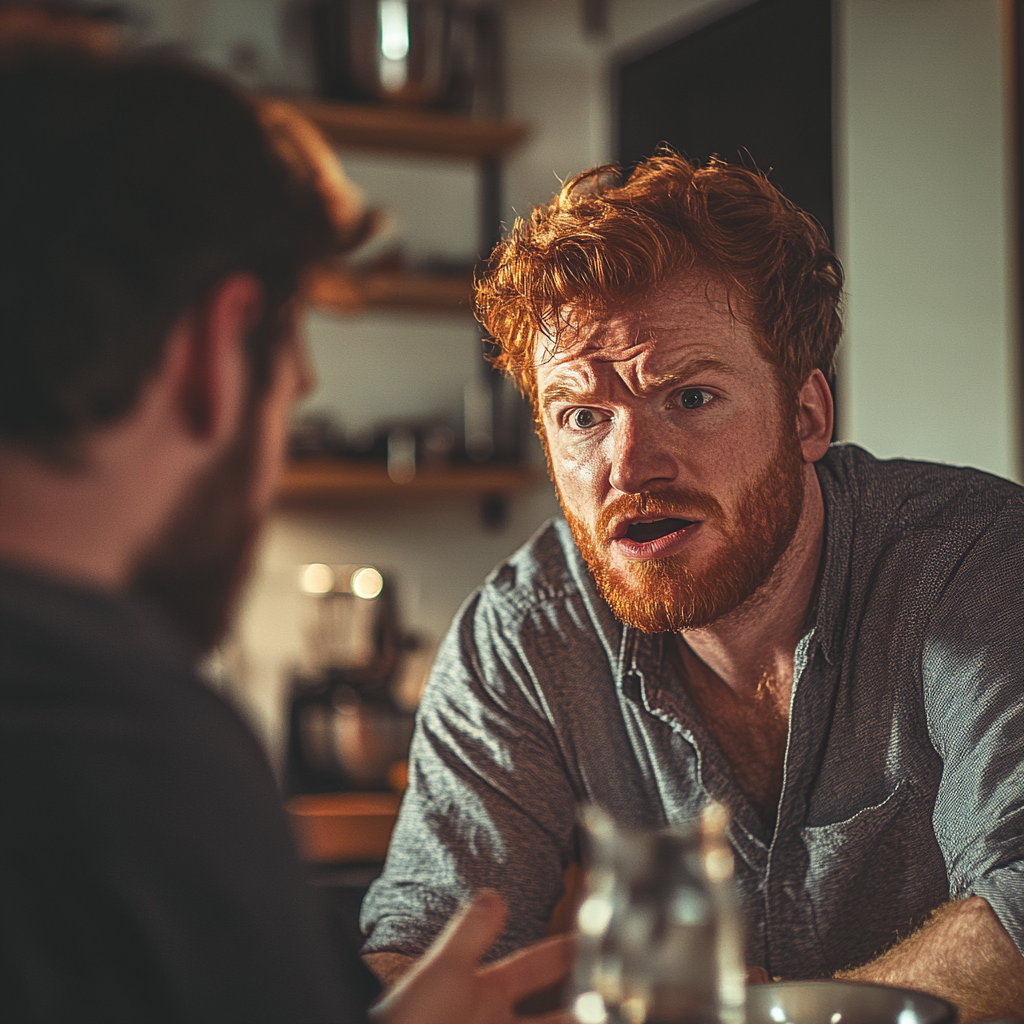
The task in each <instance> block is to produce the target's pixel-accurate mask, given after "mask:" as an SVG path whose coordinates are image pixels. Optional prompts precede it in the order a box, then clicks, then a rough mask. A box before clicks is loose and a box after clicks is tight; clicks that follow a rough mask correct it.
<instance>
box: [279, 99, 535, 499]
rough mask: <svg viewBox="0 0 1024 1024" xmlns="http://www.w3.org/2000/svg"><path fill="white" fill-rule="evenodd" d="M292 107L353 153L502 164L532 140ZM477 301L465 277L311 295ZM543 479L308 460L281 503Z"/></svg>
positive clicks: (442, 306)
mask: <svg viewBox="0 0 1024 1024" xmlns="http://www.w3.org/2000/svg"><path fill="white" fill-rule="evenodd" d="M290 102H291V103H293V104H294V105H295V106H297V107H298V108H299V109H300V110H301V111H302V112H303V113H304V114H305V115H306V116H307V117H308V118H309V119H310V120H311V121H313V123H314V124H316V125H317V126H318V127H319V128H320V130H321V131H322V132H323V133H324V134H325V135H326V136H327V138H328V139H330V141H331V142H333V143H334V144H335V145H336V146H340V147H349V148H353V149H363V150H371V151H376V152H384V153H401V154H410V153H411V154H419V155H428V156H439V157H448V158H451V159H458V160H497V159H499V158H500V157H502V156H503V155H505V154H506V153H508V152H509V151H510V150H512V149H514V148H515V147H516V146H518V145H519V144H520V143H521V142H523V141H524V140H525V138H526V137H527V135H528V134H529V126H528V125H527V124H526V123H525V122H522V121H509V120H502V119H498V118H490V117H475V116H469V115H466V114H449V113H441V112H438V111H432V110H423V109H422V108H417V109H413V108H403V107H394V106H372V105H368V104H367V105H362V104H355V103H336V102H331V101H328V100H319V99H298V100H297V99H294V98H291V99H290ZM471 297H472V281H471V279H470V278H469V277H468V276H455V275H435V274H408V273H372V274H365V273H358V272H355V271H343V270H342V271H339V270H325V271H321V272H320V273H319V274H318V275H317V276H316V278H315V279H314V281H313V284H312V289H311V293H310V301H311V302H312V304H313V305H315V306H318V307H320V308H324V309H331V310H335V311H338V312H344V313H350V314H351V313H359V312H362V311H363V310H367V309H403V310H410V311H420V312H449V313H459V312H462V313H466V314H467V315H468V314H469V312H470V310H471ZM543 480H544V475H543V474H542V473H541V472H539V471H538V470H537V469H536V468H534V467H531V466H519V465H502V464H490V465H472V464H470V465H450V466H439V467H430V466H427V467H423V468H421V469H419V470H418V471H417V473H416V475H415V476H414V477H413V478H412V479H411V480H408V481H405V482H402V483H396V482H395V481H394V480H392V479H391V477H389V476H388V471H387V468H386V467H385V466H383V465H381V464H379V463H361V462H354V461H348V462H346V461H341V460H328V459H316V460H312V459H310V460H303V461H301V462H294V463H292V464H291V465H290V466H289V467H288V470H287V471H286V474H285V477H284V480H283V481H282V484H281V487H280V491H279V495H280V497H281V498H282V499H283V500H285V501H288V500H309V499H337V498H342V497H359V496H364V497H375V496H382V495H391V496H392V497H397V496H400V495H405V496H408V497H410V498H413V497H416V498H420V497H427V496H431V495H433V496H439V495H466V496H476V497H484V496H486V495H493V494H497V495H502V496H510V495H512V494H516V493H521V492H524V491H528V490H532V489H534V488H536V487H538V486H540V484H541V483H542V482H543Z"/></svg>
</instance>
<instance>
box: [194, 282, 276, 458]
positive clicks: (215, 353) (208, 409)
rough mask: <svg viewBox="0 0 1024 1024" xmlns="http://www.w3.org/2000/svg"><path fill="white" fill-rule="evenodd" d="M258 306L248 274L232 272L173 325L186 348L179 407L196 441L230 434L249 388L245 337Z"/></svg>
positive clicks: (259, 294) (256, 287) (258, 291)
mask: <svg viewBox="0 0 1024 1024" xmlns="http://www.w3.org/2000/svg"><path fill="white" fill-rule="evenodd" d="M262 309H263V287H262V285H261V284H260V282H259V281H258V280H257V279H256V278H255V277H253V275H252V274H242V273H239V274H232V275H231V276H230V277H227V278H225V279H224V280H223V281H222V282H221V283H220V284H218V285H217V286H216V287H215V288H214V289H213V291H212V292H211V293H210V294H209V295H208V296H207V298H206V300H205V301H204V302H203V303H202V304H201V305H200V306H197V307H196V308H195V309H194V310H192V311H190V312H189V313H188V314H187V315H186V316H185V317H184V318H183V320H182V321H181V323H180V324H179V325H178V328H177V331H178V332H181V334H182V336H181V337H180V338H179V340H180V342H181V343H182V344H183V345H184V347H185V360H184V366H183V373H182V377H181V390H180V395H181V409H182V413H183V415H184V419H185V424H186V427H187V428H188V429H189V430H190V431H191V432H192V433H193V435H194V436H195V437H196V438H197V439H201V440H204V441H212V442H215V443H216V442H219V441H220V440H222V439H227V438H229V437H232V436H234V433H235V430H236V429H237V427H238V423H239V420H240V418H241V415H242V407H243V405H244V403H245V397H246V393H247V391H248V386H249V373H248V359H247V356H246V340H247V338H248V335H249V331H250V330H251V329H252V327H253V326H254V325H255V324H256V322H257V321H258V319H259V317H260V313H261V311H262Z"/></svg>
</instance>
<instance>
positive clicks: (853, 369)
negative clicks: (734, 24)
mask: <svg viewBox="0 0 1024 1024" xmlns="http://www.w3.org/2000/svg"><path fill="white" fill-rule="evenodd" d="M837 13H838V18H837V21H838V25H837V29H838V34H837V40H836V42H837V58H838V69H837V70H838V72H839V74H838V78H837V84H838V90H837V93H838V97H837V115H838V116H837V119H836V128H837V136H836V141H837V157H838V159H837V202H836V212H837V227H838V236H839V245H840V255H841V256H842V259H843V262H844V264H845V266H846V270H847V274H848V287H847V292H848V299H847V314H846V342H845V344H844V346H843V350H842V362H841V366H840V381H841V386H842V390H841V393H840V411H841V416H842V418H841V421H840V429H841V432H842V435H843V436H844V437H846V438H849V439H850V440H853V441H857V442H858V443H860V444H863V445H865V446H866V447H867V448H869V449H871V450H872V451H874V452H875V453H876V454H878V455H886V456H897V455H905V456H910V457H913V458H922V459H934V460H939V461H943V462H951V463H963V464H968V465H974V466H980V467H982V468H984V469H988V470H991V471H993V472H995V473H999V474H1002V475H1004V476H1012V477H1016V476H1017V475H1018V473H1019V462H1018V460H1019V454H1018V440H1017V426H1016V415H1017V412H1016V409H1017V404H1018V387H1017V371H1016V364H1015V348H1016V342H1015V327H1014V317H1015V313H1014V299H1013V294H1014V292H1013V280H1012V276H1011V275H1012V273H1013V259H1012V252H1011V246H1012V244H1013V223H1014V212H1013V204H1012V201H1011V180H1010V174H1011V162H1010V156H1011V154H1010V147H1009V139H1010V135H1009V124H1008V117H1007V104H1006V102H1005V97H1006V92H1005V87H1006V81H1005V76H1006V60H1005V57H1004V48H1003V31H1004V29H1003V25H1002V11H1001V4H1000V3H999V2H998V0H971V2H969V3H965V2H963V0H900V2H899V3H883V2H879V0H843V2H841V3H840V4H839V5H838V10H837Z"/></svg>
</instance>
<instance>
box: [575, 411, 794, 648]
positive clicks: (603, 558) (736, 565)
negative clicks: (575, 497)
mask: <svg viewBox="0 0 1024 1024" xmlns="http://www.w3.org/2000/svg"><path fill="white" fill-rule="evenodd" d="M556 490H557V486H556ZM558 498H559V501H560V502H561V504H562V511H563V512H564V514H565V518H566V520H567V522H568V523H569V527H570V529H571V530H572V534H573V537H574V538H575V540H576V544H577V545H578V547H579V549H580V553H581V554H582V555H583V558H584V560H585V561H586V563H587V565H588V566H589V568H590V572H591V574H592V575H593V577H594V580H595V582H596V583H597V588H598V590H599V591H600V593H601V596H602V597H603V598H604V599H605V601H607V602H608V604H609V606H610V607H611V609H612V611H613V612H614V613H615V615H616V616H617V617H618V618H619V619H620V620H621V621H622V622H625V623H626V624H627V625H629V626H633V627H634V628H635V629H639V630H641V631H642V632H644V633H676V632H679V631H680V630H684V629H701V628H703V627H705V626H709V625H711V623H713V622H716V621H717V620H718V619H720V618H722V617H723V616H725V615H728V614H729V613H730V612H732V611H735V609H737V608H739V607H740V605H742V604H744V603H746V602H747V601H749V600H750V599H751V598H752V597H753V596H754V595H755V594H756V593H757V592H758V591H759V590H760V589H761V587H763V586H764V584H765V583H766V582H767V581H768V579H769V577H770V576H771V574H772V572H773V571H774V569H775V566H776V565H777V564H778V562H779V559H780V558H781V557H782V555H783V554H784V553H785V551H786V549H787V548H788V547H789V545H790V543H791V542H792V540H793V537H794V536H795V534H796V530H797V526H798V524H799V522H800V514H801V512H802V511H803V500H804V483H803V457H802V454H801V451H800V444H799V440H798V438H797V436H796V430H795V427H792V428H790V429H789V431H788V432H787V433H786V434H785V435H784V436H783V437H782V438H780V441H779V446H778V448H777V449H776V451H775V453H774V454H773V456H772V458H771V460H770V461H769V463H768V465H767V466H766V467H765V470H764V472H763V473H762V474H761V476H760V477H758V479H756V480H755V481H754V482H753V483H751V484H750V486H749V487H748V488H747V489H746V490H745V492H744V493H743V494H742V496H741V497H740V500H739V502H738V503H737V505H736V509H735V512H734V514H733V516H732V521H731V522H729V521H727V517H726V515H725V513H724V512H723V510H722V507H721V505H720V504H719V502H718V500H717V499H716V498H715V497H714V496H713V495H710V494H708V493H706V492H702V491H688V490H682V489H667V490H658V491H651V492H642V493H638V494H628V495H623V496H622V497H620V498H616V499H615V500H614V501H613V502H611V504H610V505H609V506H608V507H607V508H605V509H604V511H603V512H602V513H601V516H600V519H599V521H598V524H597V528H596V531H591V529H590V528H589V527H588V526H587V525H586V524H585V523H584V522H583V521H582V520H581V519H579V518H578V517H577V516H574V515H573V514H572V513H571V512H570V511H569V509H568V508H566V503H565V500H564V499H563V497H562V494H561V491H559V493H558ZM684 512H688V513H689V514H690V515H693V514H694V512H699V513H700V514H701V515H702V516H703V517H704V519H705V521H707V522H713V523H714V524H715V525H716V526H717V527H718V528H719V529H720V530H721V531H722V534H723V536H724V543H723V545H722V548H721V550H720V551H718V552H717V554H715V556H714V557H713V559H712V561H711V563H710V564H709V565H708V566H707V567H706V568H705V569H704V570H703V571H701V572H700V573H696V572H694V570H693V569H692V568H691V566H690V564H689V563H690V560H691V559H690V556H689V554H688V553H686V552H683V553H680V554H677V555H669V556H667V557H665V558H654V559H649V560H646V561H636V562H633V563H631V564H630V566H629V567H628V568H627V569H613V568H612V567H611V566H609V565H608V562H607V554H606V552H605V551H604V550H602V547H601V546H599V545H600V543H602V542H604V540H605V539H606V538H607V536H608V524H609V522H610V520H611V519H612V518H613V517H618V516H645V515H659V514H664V515H666V516H668V515H681V514H683V513H684ZM595 534H596V536H595ZM598 538H600V541H599V539H598Z"/></svg>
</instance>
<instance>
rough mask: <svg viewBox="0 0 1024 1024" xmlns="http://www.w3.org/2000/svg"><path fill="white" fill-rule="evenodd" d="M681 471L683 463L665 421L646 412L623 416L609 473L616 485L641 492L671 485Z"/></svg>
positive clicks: (615, 438)
mask: <svg viewBox="0 0 1024 1024" xmlns="http://www.w3.org/2000/svg"><path fill="white" fill-rule="evenodd" d="M678 473H679V465H678V463H677V461H676V458H675V455H674V454H673V452H672V449H671V442H670V439H669V437H668V436H667V435H666V431H665V424H664V422H662V421H661V420H660V419H658V418H656V417H645V416H643V415H642V414H641V415H632V414H627V415H625V416H622V417H621V418H620V419H619V421H618V422H617V423H616V424H615V430H614V434H613V442H612V463H611V467H610V470H609V474H608V478H609V482H610V483H611V485H612V487H614V488H615V489H616V490H617V491H621V492H622V493H623V494H638V493H639V492H640V491H647V490H651V489H652V487H654V488H656V487H657V486H658V485H661V486H665V485H667V484H671V483H672V482H673V481H674V480H675V479H676V477H677V476H678Z"/></svg>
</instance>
